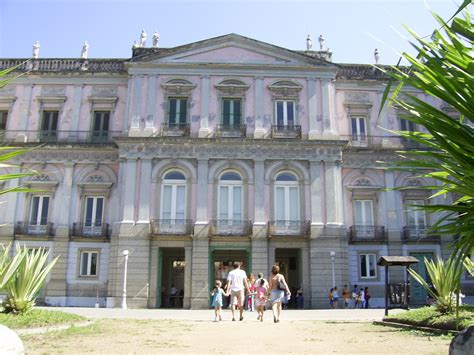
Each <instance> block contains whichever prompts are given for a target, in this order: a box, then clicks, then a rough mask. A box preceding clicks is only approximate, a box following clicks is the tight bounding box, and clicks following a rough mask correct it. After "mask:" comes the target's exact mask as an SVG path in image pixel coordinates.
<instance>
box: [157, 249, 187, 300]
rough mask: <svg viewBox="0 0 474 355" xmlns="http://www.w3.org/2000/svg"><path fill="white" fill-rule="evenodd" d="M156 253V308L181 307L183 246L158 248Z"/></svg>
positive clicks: (183, 262)
mask: <svg viewBox="0 0 474 355" xmlns="http://www.w3.org/2000/svg"><path fill="white" fill-rule="evenodd" d="M158 253H159V255H158V282H157V302H156V307H157V308H183V298H184V288H185V284H184V269H185V265H186V261H185V257H184V248H160V249H159V252H158Z"/></svg>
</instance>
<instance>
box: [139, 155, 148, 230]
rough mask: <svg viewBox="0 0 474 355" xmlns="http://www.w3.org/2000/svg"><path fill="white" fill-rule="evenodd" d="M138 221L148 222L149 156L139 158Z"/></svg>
mask: <svg viewBox="0 0 474 355" xmlns="http://www.w3.org/2000/svg"><path fill="white" fill-rule="evenodd" d="M141 161H142V168H141V175H140V204H139V210H138V223H149V222H150V191H151V158H141Z"/></svg>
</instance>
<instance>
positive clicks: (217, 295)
mask: <svg viewBox="0 0 474 355" xmlns="http://www.w3.org/2000/svg"><path fill="white" fill-rule="evenodd" d="M221 286H222V282H220V281H219V280H217V281H216V287H215V288H214V289H213V290H212V291H211V296H212V297H213V298H212V307H214V312H215V319H214V321H215V322H218V321H221V320H222V316H221V309H222V295H224V296H228V294H227V293H226V292H225V291H224V290H223V289H222V288H221Z"/></svg>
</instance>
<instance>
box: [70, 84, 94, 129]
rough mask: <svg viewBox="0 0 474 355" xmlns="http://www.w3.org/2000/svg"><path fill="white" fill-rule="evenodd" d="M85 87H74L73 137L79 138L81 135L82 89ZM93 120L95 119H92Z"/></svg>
mask: <svg viewBox="0 0 474 355" xmlns="http://www.w3.org/2000/svg"><path fill="white" fill-rule="evenodd" d="M83 86H84V85H82V84H81V85H75V86H74V103H73V108H72V122H71V127H72V130H73V131H76V132H72V133H71V136H73V135H74V136H77V135H78V134H79V132H77V131H79V121H80V119H79V118H80V117H79V116H80V114H81V99H82V89H83ZM92 119H93V118H92Z"/></svg>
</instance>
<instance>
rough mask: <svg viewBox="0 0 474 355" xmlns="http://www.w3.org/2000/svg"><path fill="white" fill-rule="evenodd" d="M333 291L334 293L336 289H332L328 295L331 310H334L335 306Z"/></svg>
mask: <svg viewBox="0 0 474 355" xmlns="http://www.w3.org/2000/svg"><path fill="white" fill-rule="evenodd" d="M333 291H334V288H331V289H330V290H329V294H328V298H329V307H331V308H334V305H333Z"/></svg>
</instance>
